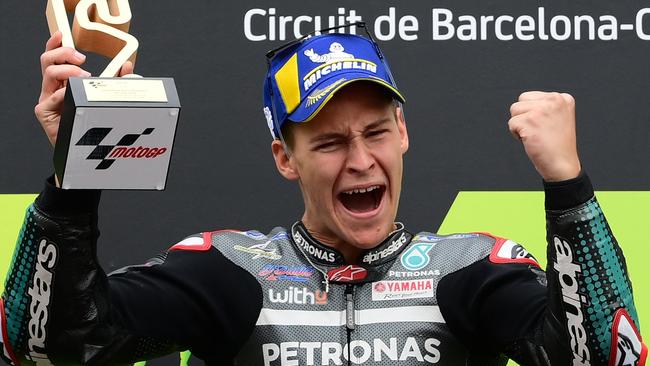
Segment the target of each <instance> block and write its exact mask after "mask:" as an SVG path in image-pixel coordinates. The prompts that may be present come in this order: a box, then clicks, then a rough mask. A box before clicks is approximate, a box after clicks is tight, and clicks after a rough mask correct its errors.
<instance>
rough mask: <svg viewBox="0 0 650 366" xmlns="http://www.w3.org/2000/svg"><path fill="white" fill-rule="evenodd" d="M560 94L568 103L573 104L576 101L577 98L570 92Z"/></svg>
mask: <svg viewBox="0 0 650 366" xmlns="http://www.w3.org/2000/svg"><path fill="white" fill-rule="evenodd" d="M560 96H562V99H564V101H565V102H566V103H567V104H570V105H572V104H575V103H576V100H575V98H573V95H571V94H569V93H560Z"/></svg>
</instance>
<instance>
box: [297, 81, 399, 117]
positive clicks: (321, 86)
mask: <svg viewBox="0 0 650 366" xmlns="http://www.w3.org/2000/svg"><path fill="white" fill-rule="evenodd" d="M357 81H372V82H374V83H377V84H379V85H381V86H383V87H385V88H386V89H387V90H388V91H389V92H390V93H391V94H392V96H393V97H395V99H397V100H398V101H400V102H402V103H404V102H406V99H404V96H402V94H401V93H400V92H399V91H398V90H397V89H395V87H393V86H392V85H390V84H389V83H388V82H386V81H385V80H384V79H381V78H378V77H376V76H374V75H372V74H369V73H365V72H359V71H357V72H348V73H345V74H342V75H341V74H338V75H335V76H332V77H329V78H327V79H324V80H321V82H320V83H318V85H316V86H315V88H314V90H313V91H312V92H311V93H310V94H309V95H308V96H307V97H305V99H304V100H303V101H302V102H300V104H299V105H298V107H297V108H296V110H295V111H293V113H291V114H290V115H289V116H288V119H289V120H290V121H291V122H309V121H310V120H311V119H312V118H314V117H315V116H316V115H317V114H318V112H320V110H321V109H323V107H324V106H325V105H326V104H327V102H329V101H330V100H331V99H332V97H333V96H334V94H336V92H337V91H339V90H340V89H341V88H343V87H344V86H346V85H348V84H351V83H354V82H357Z"/></svg>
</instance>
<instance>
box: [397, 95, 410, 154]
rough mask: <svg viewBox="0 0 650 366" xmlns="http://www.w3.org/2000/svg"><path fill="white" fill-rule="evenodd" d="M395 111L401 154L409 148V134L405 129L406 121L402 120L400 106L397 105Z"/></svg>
mask: <svg viewBox="0 0 650 366" xmlns="http://www.w3.org/2000/svg"><path fill="white" fill-rule="evenodd" d="M395 112H396V115H397V131H398V132H399V137H400V149H401V150H402V154H406V152H407V151H408V149H409V134H408V131H407V130H406V121H405V120H404V113H403V112H402V107H397V110H396V111H395Z"/></svg>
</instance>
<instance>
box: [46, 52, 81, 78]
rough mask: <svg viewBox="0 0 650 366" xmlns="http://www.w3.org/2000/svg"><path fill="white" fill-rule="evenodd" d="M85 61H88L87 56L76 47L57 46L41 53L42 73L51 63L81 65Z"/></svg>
mask: <svg viewBox="0 0 650 366" xmlns="http://www.w3.org/2000/svg"><path fill="white" fill-rule="evenodd" d="M84 61H86V56H85V55H84V54H82V53H80V52H78V51H77V50H75V49H74V48H68V47H59V48H55V49H53V50H50V51H47V52H44V53H43V54H42V55H41V73H44V72H45V69H47V67H48V66H50V65H63V64H72V65H77V66H79V65H81V64H82V63H84Z"/></svg>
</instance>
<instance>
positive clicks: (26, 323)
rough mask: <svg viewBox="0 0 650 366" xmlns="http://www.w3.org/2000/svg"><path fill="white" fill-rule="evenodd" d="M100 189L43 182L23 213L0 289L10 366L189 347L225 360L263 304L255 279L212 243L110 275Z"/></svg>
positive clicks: (140, 355)
mask: <svg viewBox="0 0 650 366" xmlns="http://www.w3.org/2000/svg"><path fill="white" fill-rule="evenodd" d="M98 202H99V192H98V191H64V190H60V189H57V188H56V187H54V186H53V185H52V184H51V182H49V183H47V184H46V187H45V189H44V191H43V192H42V193H41V194H40V195H39V197H38V198H37V199H36V202H35V203H34V204H33V205H32V206H30V207H29V208H28V210H27V215H26V218H25V222H24V225H23V228H22V229H21V232H20V234H19V238H18V242H17V245H16V250H15V253H14V257H13V260H12V263H11V266H10V270H9V273H8V276H7V280H6V285H5V291H4V293H3V295H2V306H0V312H1V313H2V319H3V321H2V323H1V324H0V325H1V327H2V335H3V337H2V340H3V342H2V343H3V344H2V350H3V355H4V357H5V358H9V359H10V360H11V361H12V362H13V363H14V364H23V365H25V364H34V363H35V364H38V365H41V364H42V365H47V364H51V363H54V364H59V363H62V364H80V363H81V364H124V363H131V362H134V361H138V360H143V359H150V358H153V357H156V356H160V355H164V354H167V353H170V352H174V351H180V350H185V349H190V350H191V351H192V352H193V353H194V354H195V355H196V356H198V357H200V358H203V359H204V360H206V361H209V362H227V360H229V359H230V358H232V357H233V356H234V354H235V353H236V352H237V350H238V349H239V348H240V347H241V345H242V344H243V342H244V341H245V339H246V338H247V337H248V334H249V333H250V332H251V331H252V329H253V327H254V324H255V320H256V319H257V316H258V314H259V309H260V308H261V302H262V299H261V291H260V289H259V284H258V283H257V281H255V279H254V278H253V277H252V276H251V275H250V274H248V272H246V271H244V270H243V269H241V268H240V267H238V266H236V265H235V264H234V263H232V262H230V261H229V260H227V259H226V258H225V257H224V256H223V255H222V254H221V253H220V252H219V251H218V250H217V249H215V248H214V247H213V246H212V245H209V246H206V247H205V249H204V250H203V251H185V250H172V251H168V252H166V253H163V254H162V255H160V256H158V257H156V258H154V259H152V260H150V261H149V262H147V263H146V264H144V265H140V266H133V267H127V268H125V269H123V270H120V271H117V272H116V273H115V274H112V275H111V276H106V274H105V273H104V271H103V270H102V269H101V267H100V266H99V264H98V260H97V255H96V241H97V238H98V236H99V232H98V230H97V214H96V212H97V206H98Z"/></svg>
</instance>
